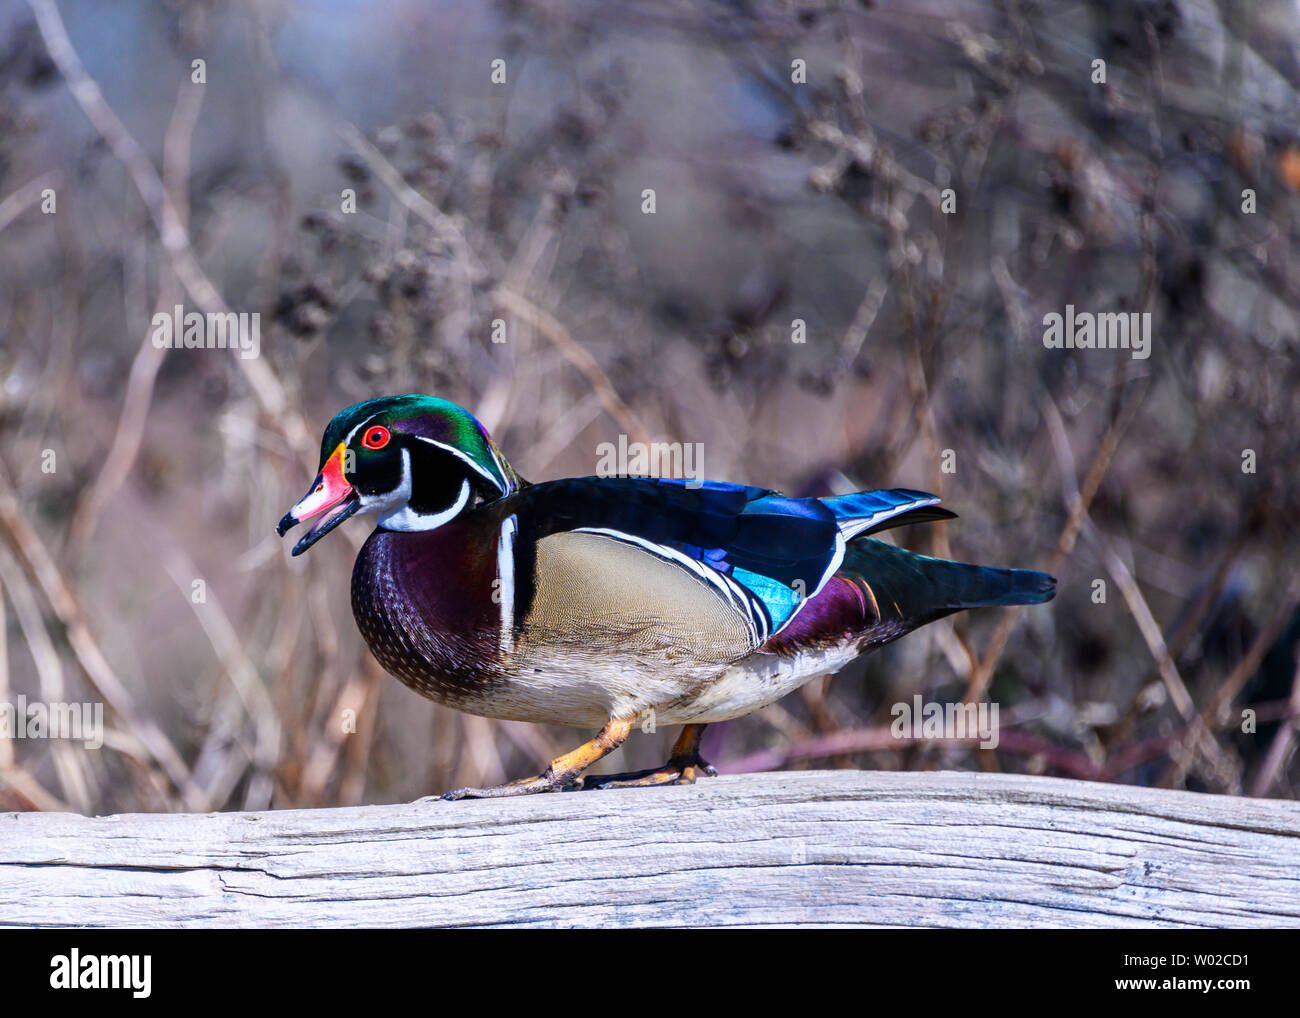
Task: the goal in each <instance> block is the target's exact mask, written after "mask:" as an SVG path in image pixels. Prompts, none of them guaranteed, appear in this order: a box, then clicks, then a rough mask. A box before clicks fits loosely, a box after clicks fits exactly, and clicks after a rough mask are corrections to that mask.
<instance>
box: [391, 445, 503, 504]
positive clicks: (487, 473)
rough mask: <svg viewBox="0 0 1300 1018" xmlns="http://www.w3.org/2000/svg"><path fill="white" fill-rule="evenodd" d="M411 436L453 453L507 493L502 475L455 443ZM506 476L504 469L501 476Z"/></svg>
mask: <svg viewBox="0 0 1300 1018" xmlns="http://www.w3.org/2000/svg"><path fill="white" fill-rule="evenodd" d="M411 437H412V438H418V439H419V440H420V441H421V442H428V443H429V444H430V445H433V446H437V447H438V448H439V449H441V450H443V451H444V452H449V453H451V454H452V455H453V456H455V457H456V458H457V459H459V460H462V461H463V462H464V463H465V464H467V465H468V466H469V468H470V469H471V470H473V471H474V472H475V473H476V474H479V475H480V476H482V477H484V478H486V479H487V480H489V481H491V482H492V487H494V488H496V489H497V491H499V492H501V494H503V495H504V494H505V489H504V488H503V487H502V484H501V478H500V477H496V476H494V475H493V473H492V471H490V470H484V469H483V467H481V466H479V464H478V463H476V462H475V461H474V459H473V457H471V456H467V455H466V454H465V453H463V452H461V451H460V450H459V449H457V448H456V447H455V446H454V445H447V444H446V443H445V442H435V441H434V440H433V439H432V438H425V437H424V436H423V435H411ZM504 476H505V471H502V473H501V477H504Z"/></svg>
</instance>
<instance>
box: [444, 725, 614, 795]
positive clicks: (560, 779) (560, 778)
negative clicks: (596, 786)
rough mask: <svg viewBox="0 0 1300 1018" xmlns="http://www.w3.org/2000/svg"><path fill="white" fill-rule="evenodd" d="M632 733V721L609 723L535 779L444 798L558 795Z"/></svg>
mask: <svg viewBox="0 0 1300 1018" xmlns="http://www.w3.org/2000/svg"><path fill="white" fill-rule="evenodd" d="M631 730H632V722H630V721H610V722H608V723H607V724H606V725H605V727H604V728H602V729H601V730H600V731H599V732H597V733H596V737H595V738H594V739H592V740H591V741H590V742H584V743H583V744H582V745H581V746H579V747H578V748H577V749H575V750H573V751H572V752H571V753H565V754H564V755H563V756H557V757H556V758H555V759H554V760H552V761H551V764H550V766H549V767H547V768H546V770H545V771H543V772H542V773H541V774H539V775H537V777H535V778H523V779H522V780H520V781H511V782H509V783H507V784H504V785H494V786H493V787H491V788H457V789H456V790H455V791H452V792H445V793H444V794H443V795H442V796H441V798H443V799H449V800H450V799H496V798H499V797H501V796H506V795H530V794H532V793H533V792H558V791H562V790H563V789H565V788H568V787H569V786H570V785H572V784H573V783H574V781H576V780H577V778H578V775H579V774H581V773H582V772H583V771H585V770H586V769H587V768H588V767H590V766H591V765H592V764H594V763H595V762H596V761H597V760H599V759H600V758H601V757H602V756H605V755H606V754H607V753H611V752H613V751H614V750H616V749H617V748H618V747H619V746H621V745H622V744H623V740H624V739H626V738H627V736H628V732H630V731H631Z"/></svg>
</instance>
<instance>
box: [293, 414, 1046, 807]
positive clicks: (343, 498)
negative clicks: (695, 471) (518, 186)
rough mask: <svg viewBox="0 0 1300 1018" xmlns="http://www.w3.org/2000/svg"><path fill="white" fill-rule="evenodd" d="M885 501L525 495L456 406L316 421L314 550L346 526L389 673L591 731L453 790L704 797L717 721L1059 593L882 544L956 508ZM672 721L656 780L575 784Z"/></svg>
mask: <svg viewBox="0 0 1300 1018" xmlns="http://www.w3.org/2000/svg"><path fill="white" fill-rule="evenodd" d="M939 502H940V499H939V498H938V497H936V496H934V495H930V494H927V493H925V492H922V491H914V490H911V489H907V488H892V489H887V490H877V491H860V492H855V493H852V494H845V495H838V496H831V497H822V498H794V497H790V496H787V495H784V494H782V493H781V492H780V491H777V490H774V489H769V488H762V487H756V486H752V485H745V484H734V483H728V482H722V481H705V480H693V479H683V478H667V477H634V476H590V477H571V478H564V479H559V480H552V481H544V482H539V483H529V482H528V481H526V480H524V478H523V477H521V476H520V474H519V473H518V472H517V471H516V470H515V469H514V468H513V467H512V466H511V465H510V464H509V462H507V460H506V458H505V457H504V456H503V455H502V453H501V450H500V449H499V448H498V447H497V445H496V443H495V442H494V441H493V440H492V438H491V437H490V436H489V434H488V432H487V430H486V429H485V428H484V427H483V425H482V424H481V423H480V422H479V421H478V420H477V419H476V418H475V417H474V416H473V415H472V414H471V413H470V412H469V411H467V410H465V409H463V408H462V407H460V406H458V405H456V404H455V403H452V402H449V401H447V400H445V399H440V398H438V397H434V396H426V395H420V394H407V395H398V396H384V397H380V398H377V399H370V400H366V401H364V402H361V403H357V404H355V405H353V406H350V407H348V408H347V409H345V410H343V411H341V412H340V413H338V414H336V415H335V416H334V418H333V419H332V420H331V421H330V422H329V424H328V426H327V427H326V428H325V433H324V436H323V438H322V441H321V451H320V465H319V468H318V471H317V474H316V478H315V480H314V481H313V482H312V485H311V487H310V489H309V490H308V492H307V494H306V495H305V496H303V498H302V499H300V500H299V501H298V502H297V504H296V505H294V506H293V507H292V508H291V509H290V510H289V511H288V512H287V513H286V514H285V515H284V517H283V518H282V519H281V520H280V522H279V524H278V525H277V527H276V530H277V533H278V534H279V535H280V536H281V537H284V536H285V535H286V534H287V533H288V532H289V530H291V529H292V528H293V527H295V526H298V525H299V524H305V523H308V522H310V523H311V525H310V527H309V528H308V529H307V530H306V532H305V533H303V534H302V536H301V537H300V539H299V540H298V541H297V542H296V544H294V546H293V548H292V554H293V555H295V556H296V555H301V554H303V553H304V552H306V551H307V550H308V549H310V548H311V547H313V546H314V545H315V544H316V543H317V542H318V541H320V540H321V539H322V538H324V537H325V536H326V535H327V534H329V533H330V532H331V531H333V530H335V529H336V528H337V527H339V526H341V525H342V524H343V523H345V522H346V521H347V520H349V519H351V518H352V517H354V516H371V517H373V518H374V524H375V526H374V530H373V532H372V533H371V534H370V536H369V537H368V538H367V539H366V541H365V543H364V544H363V546H362V547H361V550H360V552H359V553H358V554H357V558H356V562H355V564H354V566H353V570H352V586H351V600H352V612H353V615H354V617H355V619H356V624H357V627H358V629H359V630H360V633H361V635H362V637H363V638H364V640H365V642H366V645H367V646H368V647H369V649H370V651H371V653H373V654H374V656H375V658H376V659H377V660H378V661H379V663H380V664H381V665H382V666H383V668H384V669H385V670H386V671H388V672H389V673H391V674H392V675H394V676H396V677H397V678H398V679H399V680H400V681H402V682H403V683H405V684H406V685H407V686H409V687H410V688H411V689H413V690H414V691H416V692H417V693H420V694H422V695H423V696H426V697H428V698H429V699H432V700H434V701H436V702H438V703H440V704H444V705H446V706H448V707H451V708H454V709H456V710H460V711H465V712H468V713H471V714H477V715H481V716H483V717H488V718H498V719H503V720H513V721H528V722H534V723H540V724H553V725H565V726H569V727H573V728H579V729H587V730H593V729H594V730H596V734H595V736H594V737H592V738H591V739H589V740H588V741H587V742H585V743H583V744H582V745H580V746H579V747H578V748H576V749H574V750H572V751H571V752H568V753H565V754H563V755H562V756H559V757H557V758H556V759H554V760H552V761H550V763H549V765H548V766H547V767H546V768H545V770H543V771H542V772H541V773H540V774H538V775H536V776H533V777H526V778H522V779H519V780H516V781H511V782H508V783H506V784H503V785H498V786H493V787H486V788H473V787H470V788H459V789H455V790H452V791H448V792H446V793H445V794H444V795H443V798H445V799H451V800H456V799H472V798H495V797H499V796H514V795H525V794H531V793H538V792H553V791H564V790H590V789H611V788H628V787H646V786H660V785H679V784H692V783H694V782H695V780H696V779H697V778H699V777H702V776H713V775H715V774H716V773H717V771H716V769H715V768H713V767H712V766H711V765H710V764H708V763H707V762H706V761H705V760H704V759H703V758H702V757H701V754H700V740H701V736H702V735H703V732H704V730H705V726H707V725H709V724H714V723H717V722H721V721H727V720H730V719H732V718H737V717H741V716H743V715H746V714H749V713H751V712H753V711H756V710H758V709H760V708H762V707H765V706H767V705H768V704H771V703H773V702H775V701H776V700H779V699H780V698H781V697H783V696H785V695H787V694H788V693H790V692H792V691H794V690H796V689H798V688H799V687H800V686H801V685H803V684H804V683H806V682H808V681H809V680H811V679H813V678H816V677H820V676H824V675H827V674H830V673H833V672H835V671H837V670H838V669H840V668H842V667H843V666H844V665H845V664H847V663H848V662H850V661H852V660H854V659H855V658H857V657H859V656H861V655H863V654H866V653H868V652H870V651H872V650H875V649H876V648H878V647H882V646H884V645H885V644H887V643H890V642H891V641H893V640H896V639H898V638H899V637H901V636H904V635H905V634H907V633H909V632H911V631H912V630H914V629H916V628H918V627H919V626H923V625H926V624H927V623H930V622H933V621H935V620H937V619H941V618H943V617H945V616H947V615H950V614H952V613H954V612H958V611H962V610H965V609H972V608H984V607H999V606H1010V605H1036V604H1042V603H1044V602H1046V601H1049V600H1051V598H1052V597H1053V595H1054V592H1055V588H1056V581H1055V579H1054V578H1053V577H1051V576H1049V575H1047V574H1046V573H1042V572H1038V571H1035V570H1029V569H1003V568H995V567H991V566H982V565H973V564H969V563H964V562H954V561H948V560H945V559H939V558H933V557H929V556H926V555H922V554H918V553H916V552H912V551H908V550H905V549H903V548H901V547H898V546H896V545H895V544H893V543H891V542H889V541H887V540H882V539H880V538H878V537H875V536H874V535H876V534H879V533H881V532H882V531H885V530H888V529H890V528H895V527H900V526H903V525H905V524H917V523H926V522H933V521H938V520H948V519H953V518H955V517H956V514H955V513H953V512H952V511H950V510H948V509H946V508H944V507H941V506H940V505H939ZM677 725H680V726H682V730H681V733H680V735H679V737H678V738H677V740H676V742H675V743H674V744H673V747H672V749H671V751H670V756H669V759H668V761H667V762H666V763H665V764H664V765H663V766H661V767H656V768H652V769H649V770H644V771H637V772H629V773H623V774H612V775H595V776H593V775H586V774H584V772H586V771H587V770H588V768H590V767H591V766H592V765H593V764H595V763H596V762H597V761H598V760H600V759H601V758H602V757H604V756H606V755H608V754H609V753H611V752H613V751H614V750H615V749H617V748H618V747H619V746H621V745H622V744H623V743H624V742H625V741H626V740H627V739H628V738H629V736H630V735H631V734H632V732H633V730H634V728H637V727H640V728H642V729H644V730H647V731H652V730H654V729H655V728H656V727H657V726H677Z"/></svg>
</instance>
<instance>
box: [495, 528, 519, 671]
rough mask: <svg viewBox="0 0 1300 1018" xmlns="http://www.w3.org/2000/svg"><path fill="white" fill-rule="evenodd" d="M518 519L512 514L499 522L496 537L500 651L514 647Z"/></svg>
mask: <svg viewBox="0 0 1300 1018" xmlns="http://www.w3.org/2000/svg"><path fill="white" fill-rule="evenodd" d="M518 530H519V521H518V520H516V519H515V518H514V517H513V516H511V517H509V518H508V519H507V520H506V521H505V522H504V523H503V524H501V535H500V537H498V539H497V579H498V580H500V581H501V582H500V583H499V584H498V585H497V586H498V589H497V596H498V597H499V598H501V653H503V654H509V653H510V652H511V651H512V650H514V647H515V534H516V533H517V532H518Z"/></svg>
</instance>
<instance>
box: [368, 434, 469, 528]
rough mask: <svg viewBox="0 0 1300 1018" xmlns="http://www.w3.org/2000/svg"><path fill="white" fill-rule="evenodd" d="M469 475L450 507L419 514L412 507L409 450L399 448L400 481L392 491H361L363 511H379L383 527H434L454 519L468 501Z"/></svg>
mask: <svg viewBox="0 0 1300 1018" xmlns="http://www.w3.org/2000/svg"><path fill="white" fill-rule="evenodd" d="M469 497H470V487H469V479H468V478H466V479H465V480H463V481H461V482H460V493H459V494H458V495H457V496H456V501H455V502H454V503H452V505H451V507H450V508H447V509H444V510H443V511H442V512H438V513H427V514H422V513H418V512H416V511H415V510H414V509H412V508H411V504H410V502H411V453H410V451H409V450H407V449H403V450H402V483H401V484H399V485H398V486H397V487H396V488H395V489H394V490H393V491H386V492H384V493H383V494H382V495H362V496H361V509H362V511H363V512H367V513H376V514H378V518H377V522H378V523H379V525H380V526H381V527H383V528H384V529H385V530H399V531H402V532H405V533H412V532H414V531H417V530H435V529H437V528H438V527H441V526H442V525H443V524H444V523H447V522H448V521H449V520H452V519H454V518H455V517H456V516H457V515H458V514H459V513H460V511H461V510H462V509H464V508H465V506H467V505H468V504H469Z"/></svg>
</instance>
